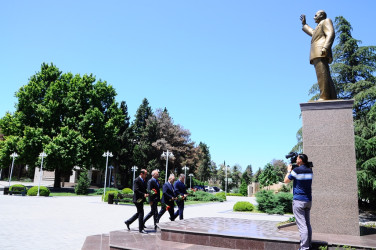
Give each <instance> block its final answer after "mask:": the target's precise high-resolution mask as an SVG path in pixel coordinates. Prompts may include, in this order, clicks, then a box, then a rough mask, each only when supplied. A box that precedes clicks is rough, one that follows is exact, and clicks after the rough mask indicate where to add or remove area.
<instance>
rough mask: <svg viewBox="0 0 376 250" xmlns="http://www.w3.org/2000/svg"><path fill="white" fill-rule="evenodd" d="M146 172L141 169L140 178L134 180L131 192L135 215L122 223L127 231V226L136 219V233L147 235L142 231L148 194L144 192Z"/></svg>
mask: <svg viewBox="0 0 376 250" xmlns="http://www.w3.org/2000/svg"><path fill="white" fill-rule="evenodd" d="M147 175H148V172H147V171H146V170H145V169H141V172H140V176H139V177H137V178H136V179H135V180H134V190H133V203H134V204H135V205H136V208H137V213H135V214H134V215H133V216H132V217H131V218H129V219H128V220H126V221H124V223H125V225H126V226H127V228H128V230H130V228H129V225H130V224H132V223H133V222H134V221H135V220H136V219H137V218H138V231H139V232H140V233H144V234H147V232H146V231H145V230H144V221H143V217H144V201H146V199H145V198H146V197H148V196H149V194H148V193H147V191H146V176H147Z"/></svg>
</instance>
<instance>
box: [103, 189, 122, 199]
mask: <svg viewBox="0 0 376 250" xmlns="http://www.w3.org/2000/svg"><path fill="white" fill-rule="evenodd" d="M118 193H119V192H118V191H107V190H106V195H105V196H104V202H108V195H109V194H114V199H117V196H118Z"/></svg>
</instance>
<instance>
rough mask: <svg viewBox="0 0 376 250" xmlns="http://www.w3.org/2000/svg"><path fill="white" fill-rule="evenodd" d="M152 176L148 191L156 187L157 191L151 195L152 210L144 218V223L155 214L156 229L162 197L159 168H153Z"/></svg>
mask: <svg viewBox="0 0 376 250" xmlns="http://www.w3.org/2000/svg"><path fill="white" fill-rule="evenodd" d="M151 176H152V178H151V179H150V180H149V181H148V192H149V194H150V192H151V191H152V190H153V189H154V190H155V191H157V192H156V193H155V194H154V195H151V194H150V195H149V204H150V208H151V210H150V212H149V213H148V214H147V215H146V216H145V218H144V225H145V223H146V221H147V220H148V219H150V217H152V216H153V219H154V229H157V220H158V202H159V201H160V200H161V198H160V192H159V181H158V178H159V172H158V170H153V172H151Z"/></svg>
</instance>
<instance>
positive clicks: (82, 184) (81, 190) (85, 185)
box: [74, 169, 90, 194]
mask: <svg viewBox="0 0 376 250" xmlns="http://www.w3.org/2000/svg"><path fill="white" fill-rule="evenodd" d="M89 187H90V179H89V176H88V171H87V170H86V169H84V170H83V171H82V172H81V173H80V177H79V178H78V183H77V185H76V187H75V188H74V192H75V193H76V194H88V193H89Z"/></svg>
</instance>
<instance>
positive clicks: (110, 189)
mask: <svg viewBox="0 0 376 250" xmlns="http://www.w3.org/2000/svg"><path fill="white" fill-rule="evenodd" d="M103 191H104V188H99V189H96V190H95V194H96V195H103ZM107 191H119V189H117V188H106V193H107Z"/></svg>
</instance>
